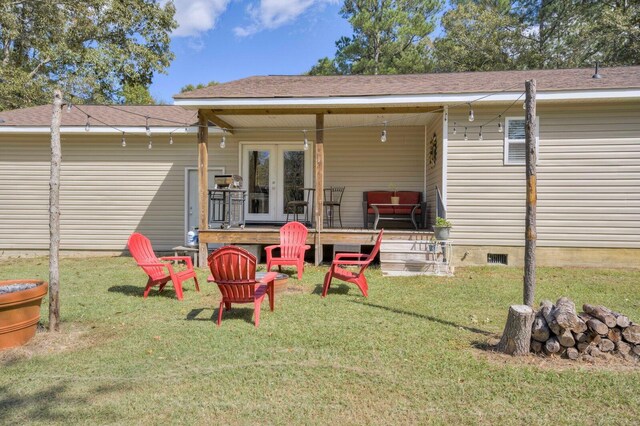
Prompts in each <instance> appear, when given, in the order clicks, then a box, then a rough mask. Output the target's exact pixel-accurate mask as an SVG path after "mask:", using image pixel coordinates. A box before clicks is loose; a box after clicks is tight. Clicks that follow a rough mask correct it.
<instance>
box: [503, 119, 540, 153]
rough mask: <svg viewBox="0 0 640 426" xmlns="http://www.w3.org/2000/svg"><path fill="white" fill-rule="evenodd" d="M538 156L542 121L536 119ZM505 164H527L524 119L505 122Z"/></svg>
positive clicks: (506, 120)
mask: <svg viewBox="0 0 640 426" xmlns="http://www.w3.org/2000/svg"><path fill="white" fill-rule="evenodd" d="M536 124H537V125H536V154H537V153H538V143H539V141H538V135H539V129H540V119H538V118H536ZM504 127H505V131H504V164H508V165H523V164H525V158H526V155H527V153H526V150H525V148H524V145H525V144H524V118H523V117H512V118H506V119H505V120H504Z"/></svg>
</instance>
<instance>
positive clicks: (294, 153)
mask: <svg viewBox="0 0 640 426" xmlns="http://www.w3.org/2000/svg"><path fill="white" fill-rule="evenodd" d="M311 152H312V151H311V150H307V151H305V150H304V149H303V147H302V144H300V143H295V144H289V143H286V144H285V143H283V144H255V145H254V144H251V145H243V148H242V177H243V179H244V187H245V188H246V189H247V199H246V203H245V209H246V220H247V221H256V222H282V221H285V220H286V217H287V210H286V205H287V202H288V201H290V200H294V199H296V200H298V199H303V197H304V199H306V197H307V193H306V192H304V193H303V191H302V190H301V188H306V187H310V186H311V182H312V179H311V176H312V173H311V164H312V163H311Z"/></svg>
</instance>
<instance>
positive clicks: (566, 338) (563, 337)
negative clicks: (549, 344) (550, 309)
mask: <svg viewBox="0 0 640 426" xmlns="http://www.w3.org/2000/svg"><path fill="white" fill-rule="evenodd" d="M558 342H560V344H561V345H562V346H564V347H565V348H570V347H572V346H574V345H575V344H576V339H574V338H573V334H572V333H571V330H562V333H560V334H559V335H558Z"/></svg>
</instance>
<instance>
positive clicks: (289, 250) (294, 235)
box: [264, 222, 311, 280]
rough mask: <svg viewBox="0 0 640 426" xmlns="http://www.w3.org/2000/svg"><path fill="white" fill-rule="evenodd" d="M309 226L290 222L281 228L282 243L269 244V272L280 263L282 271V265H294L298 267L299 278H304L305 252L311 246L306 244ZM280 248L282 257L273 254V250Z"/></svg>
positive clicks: (279, 266)
mask: <svg viewBox="0 0 640 426" xmlns="http://www.w3.org/2000/svg"><path fill="white" fill-rule="evenodd" d="M308 232H309V231H308V230H307V227H306V226H304V225H303V224H301V223H300V222H289V223H287V224H286V225H284V226H283V227H282V228H280V244H278V245H273V246H267V247H265V248H264V249H265V250H266V251H267V272H268V271H271V267H272V266H276V265H278V270H279V271H281V272H282V267H281V265H294V266H296V268H297V269H298V279H299V280H301V279H302V274H303V273H304V252H305V251H306V250H309V249H310V248H311V246H308V245H306V244H305V242H306V241H307V233H308ZM277 248H279V249H280V257H275V256H274V255H273V250H275V249H277Z"/></svg>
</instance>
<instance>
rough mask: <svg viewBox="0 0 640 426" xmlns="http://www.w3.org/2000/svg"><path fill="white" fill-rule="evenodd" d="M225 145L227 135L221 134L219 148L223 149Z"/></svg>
mask: <svg viewBox="0 0 640 426" xmlns="http://www.w3.org/2000/svg"><path fill="white" fill-rule="evenodd" d="M226 146H227V137H226V136H225V135H222V139H220V148H222V149H224V148H225V147H226Z"/></svg>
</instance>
